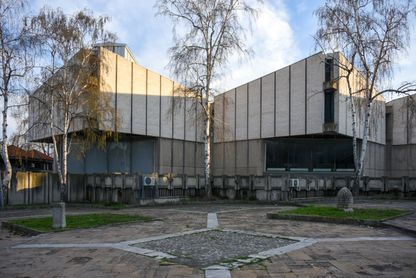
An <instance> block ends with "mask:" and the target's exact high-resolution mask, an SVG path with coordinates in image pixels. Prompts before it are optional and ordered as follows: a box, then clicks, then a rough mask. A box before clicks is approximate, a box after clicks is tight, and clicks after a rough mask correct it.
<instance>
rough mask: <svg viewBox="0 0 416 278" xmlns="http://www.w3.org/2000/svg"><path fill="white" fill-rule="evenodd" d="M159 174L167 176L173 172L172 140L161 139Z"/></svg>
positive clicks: (159, 143)
mask: <svg viewBox="0 0 416 278" xmlns="http://www.w3.org/2000/svg"><path fill="white" fill-rule="evenodd" d="M158 141H159V142H158V145H159V173H160V174H166V173H170V172H171V165H172V141H171V140H170V139H165V138H159V140H158Z"/></svg>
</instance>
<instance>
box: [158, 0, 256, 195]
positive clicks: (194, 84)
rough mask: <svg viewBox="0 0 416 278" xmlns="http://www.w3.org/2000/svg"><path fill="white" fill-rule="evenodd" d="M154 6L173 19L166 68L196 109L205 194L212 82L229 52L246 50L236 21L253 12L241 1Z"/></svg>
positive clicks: (189, 0)
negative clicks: (199, 116)
mask: <svg viewBox="0 0 416 278" xmlns="http://www.w3.org/2000/svg"><path fill="white" fill-rule="evenodd" d="M156 6H157V8H158V14H159V15H163V16H166V17H168V18H170V19H172V20H173V22H174V27H173V32H174V34H175V35H174V46H173V47H171V48H170V49H169V54H170V62H169V67H170V69H171V70H172V72H173V74H174V75H175V77H177V78H178V79H179V81H180V82H181V83H182V85H183V86H184V87H185V88H186V89H185V90H184V94H188V96H190V97H192V98H194V99H196V100H197V101H196V104H197V105H198V106H199V107H200V108H201V110H202V122H203V129H204V175H205V183H206V190H207V197H208V198H211V197H212V189H211V153H212V144H213V134H212V133H213V123H214V117H213V113H214V111H213V101H214V96H215V94H216V92H217V90H216V88H215V86H214V84H215V82H216V81H217V80H219V77H220V76H221V73H222V72H223V69H224V68H225V67H226V65H227V62H228V59H229V58H230V56H231V55H233V54H240V55H247V54H249V49H248V48H247V47H246V45H245V43H244V37H245V28H244V27H243V25H242V23H241V21H242V20H243V19H244V16H247V17H248V19H251V18H252V17H253V16H255V12H256V11H255V10H254V9H253V8H252V7H251V6H249V5H248V4H247V1H244V0H216V1H211V0H159V1H158V2H157V4H156ZM177 30H180V32H176V31H177Z"/></svg>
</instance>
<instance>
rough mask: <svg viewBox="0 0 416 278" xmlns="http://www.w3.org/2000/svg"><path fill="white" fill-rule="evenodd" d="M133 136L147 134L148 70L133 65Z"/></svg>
mask: <svg viewBox="0 0 416 278" xmlns="http://www.w3.org/2000/svg"><path fill="white" fill-rule="evenodd" d="M132 112H133V134H141V135H144V134H146V69H145V68H143V67H141V66H139V65H137V64H135V63H134V64H133V111H132Z"/></svg>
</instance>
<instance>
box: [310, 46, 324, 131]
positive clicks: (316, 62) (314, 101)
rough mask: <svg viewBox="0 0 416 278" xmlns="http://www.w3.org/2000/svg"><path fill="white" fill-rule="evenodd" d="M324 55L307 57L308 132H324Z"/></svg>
mask: <svg viewBox="0 0 416 278" xmlns="http://www.w3.org/2000/svg"><path fill="white" fill-rule="evenodd" d="M324 59H325V58H324V55H322V54H316V55H313V56H311V57H309V58H308V59H307V76H306V80H307V96H306V106H307V107H306V120H307V130H306V133H307V134H316V133H321V132H322V123H323V122H324V103H325V99H324V94H323V91H322V88H323V80H324V64H323V63H322V61H323V60H324Z"/></svg>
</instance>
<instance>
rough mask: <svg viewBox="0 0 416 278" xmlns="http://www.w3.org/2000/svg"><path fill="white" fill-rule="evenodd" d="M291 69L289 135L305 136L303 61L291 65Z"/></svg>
mask: <svg viewBox="0 0 416 278" xmlns="http://www.w3.org/2000/svg"><path fill="white" fill-rule="evenodd" d="M291 69H292V72H291V92H290V94H291V98H290V99H291V101H290V124H291V135H301V134H305V61H304V60H302V61H299V62H297V63H295V64H293V65H292V67H291Z"/></svg>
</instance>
